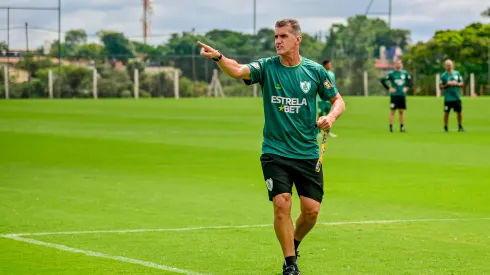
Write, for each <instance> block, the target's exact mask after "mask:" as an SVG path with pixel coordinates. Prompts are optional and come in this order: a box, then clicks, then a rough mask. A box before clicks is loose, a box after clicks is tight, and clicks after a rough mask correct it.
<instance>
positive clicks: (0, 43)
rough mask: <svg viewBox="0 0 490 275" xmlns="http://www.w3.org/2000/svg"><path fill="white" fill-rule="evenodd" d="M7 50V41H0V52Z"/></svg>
mask: <svg viewBox="0 0 490 275" xmlns="http://www.w3.org/2000/svg"><path fill="white" fill-rule="evenodd" d="M6 51H7V43H5V42H4V41H0V52H6Z"/></svg>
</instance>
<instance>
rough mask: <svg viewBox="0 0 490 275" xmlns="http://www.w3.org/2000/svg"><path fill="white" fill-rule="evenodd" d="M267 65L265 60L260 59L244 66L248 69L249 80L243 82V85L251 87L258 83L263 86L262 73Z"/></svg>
mask: <svg viewBox="0 0 490 275" xmlns="http://www.w3.org/2000/svg"><path fill="white" fill-rule="evenodd" d="M266 63H267V59H266V58H261V59H258V60H255V61H253V62H250V63H248V64H247V65H246V66H247V67H248V68H249V69H250V80H243V81H244V82H245V84H247V85H251V84H256V83H259V84H261V85H263V84H264V71H265V66H266Z"/></svg>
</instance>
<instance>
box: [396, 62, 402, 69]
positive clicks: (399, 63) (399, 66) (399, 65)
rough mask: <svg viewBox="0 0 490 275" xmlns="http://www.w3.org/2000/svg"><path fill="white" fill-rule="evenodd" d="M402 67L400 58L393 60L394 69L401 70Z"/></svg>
mask: <svg viewBox="0 0 490 275" xmlns="http://www.w3.org/2000/svg"><path fill="white" fill-rule="evenodd" d="M402 68H403V63H402V61H401V60H397V61H396V62H395V69H396V70H401V69H402Z"/></svg>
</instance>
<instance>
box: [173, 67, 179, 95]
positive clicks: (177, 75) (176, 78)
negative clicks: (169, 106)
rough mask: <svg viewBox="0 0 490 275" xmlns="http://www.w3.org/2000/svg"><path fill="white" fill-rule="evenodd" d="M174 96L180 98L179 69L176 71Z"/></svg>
mask: <svg viewBox="0 0 490 275" xmlns="http://www.w3.org/2000/svg"><path fill="white" fill-rule="evenodd" d="M174 95H175V98H177V99H178V98H179V97H180V93H179V71H178V70H177V69H175V70H174Z"/></svg>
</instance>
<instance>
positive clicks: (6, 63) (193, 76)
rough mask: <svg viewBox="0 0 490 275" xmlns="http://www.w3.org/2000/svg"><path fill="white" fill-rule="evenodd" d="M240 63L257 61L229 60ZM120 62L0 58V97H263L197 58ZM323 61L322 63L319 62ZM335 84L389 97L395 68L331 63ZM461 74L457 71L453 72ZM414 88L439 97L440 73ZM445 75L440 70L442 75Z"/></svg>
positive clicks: (478, 88) (472, 78)
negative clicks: (387, 83)
mask: <svg viewBox="0 0 490 275" xmlns="http://www.w3.org/2000/svg"><path fill="white" fill-rule="evenodd" d="M229 57H230V58H233V59H235V60H237V61H238V62H239V63H249V62H252V61H253V60H255V59H256V57H248V56H229ZM118 60H120V59H119V58H118V57H108V56H98V57H92V58H87V57H80V56H71V57H65V58H64V59H63V61H62V62H61V66H58V60H57V59H56V58H50V57H47V56H42V55H36V56H31V55H19V56H10V57H8V58H7V57H5V56H0V98H2V99H5V98H131V97H133V98H149V97H153V98H162V97H164V98H175V97H208V96H209V97H215V96H225V97H253V96H257V97H260V96H261V88H260V86H258V85H252V86H247V85H245V84H244V83H243V81H242V80H238V79H233V78H231V77H229V76H227V75H225V74H224V73H222V72H221V71H220V70H219V68H218V66H217V65H216V64H215V62H213V61H211V60H208V59H205V58H202V57H201V56H199V55H174V56H167V57H165V58H163V57H162V58H161V59H157V60H156V61H155V60H153V61H151V62H150V61H144V60H143V59H138V58H133V59H127V58H126V60H128V61H127V62H122V61H118ZM317 61H318V62H321V61H322V60H317ZM333 62H334V63H333V64H334V72H335V74H336V85H337V86H338V88H339V91H340V92H341V93H342V94H343V95H345V96H385V95H387V94H388V92H387V91H386V90H385V89H384V88H383V86H382V85H381V83H380V81H379V80H380V78H381V77H382V76H384V75H385V74H386V73H388V72H389V70H391V69H392V68H393V67H392V66H393V64H391V63H382V62H379V60H376V59H369V60H366V59H363V58H349V57H347V58H342V59H338V60H333ZM455 69H458V68H455ZM408 71H409V73H410V74H411V75H412V77H413V88H412V89H410V91H409V95H414V96H436V95H437V94H438V91H437V82H436V81H437V74H434V75H424V74H418V73H417V72H416V71H410V70H409V69H408ZM443 71H444V68H441V70H440V73H442V72H443ZM463 77H464V81H465V87H464V88H462V89H461V93H462V94H463V95H465V96H469V95H474V94H476V95H479V96H482V95H490V86H489V85H488V82H489V81H488V79H489V77H490V76H488V75H487V74H482V73H476V74H472V73H465V74H463Z"/></svg>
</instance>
